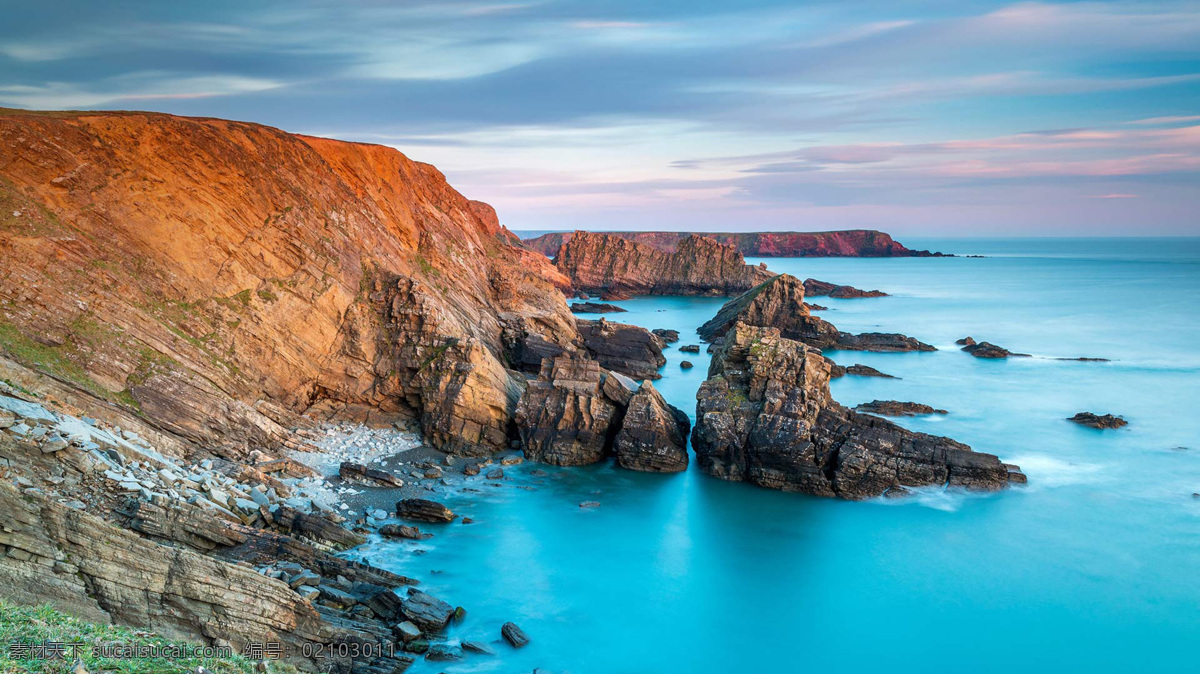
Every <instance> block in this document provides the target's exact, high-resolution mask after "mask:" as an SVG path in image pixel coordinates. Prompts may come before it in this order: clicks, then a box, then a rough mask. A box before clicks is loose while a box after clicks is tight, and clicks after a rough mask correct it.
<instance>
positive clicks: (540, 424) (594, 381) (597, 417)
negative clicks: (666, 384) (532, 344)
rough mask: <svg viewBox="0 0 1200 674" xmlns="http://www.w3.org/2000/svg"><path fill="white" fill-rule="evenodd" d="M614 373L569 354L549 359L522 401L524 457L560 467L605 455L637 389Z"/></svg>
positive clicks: (520, 421)
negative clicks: (623, 411) (616, 376)
mask: <svg viewBox="0 0 1200 674" xmlns="http://www.w3.org/2000/svg"><path fill="white" fill-rule="evenodd" d="M614 377H615V375H614V374H613V373H606V372H604V371H603V369H602V368H601V367H600V364H599V363H597V362H596V361H594V360H585V359H582V358H578V357H575V356H567V355H563V356H559V357H557V358H554V359H553V360H551V359H547V360H546V361H545V362H544V363H543V364H542V371H541V373H540V374H539V375H538V378H537V379H536V380H535V381H531V382H529V386H528V387H527V388H526V389H525V393H524V394H523V395H522V396H521V400H520V402H519V403H518V404H517V413H516V423H517V430H518V432H519V433H520V434H521V443H522V445H523V446H524V447H525V458H527V459H529V460H531V461H539V462H541V463H550V464H554V465H559V466H582V465H584V464H589V463H595V462H597V461H599V460H600V459H602V458H604V456H605V454H606V452H607V451H608V445H609V442H610V438H611V437H612V436H614V435H615V434H616V432H617V429H618V428H619V424H620V420H621V414H622V410H623V407H624V405H626V404H628V400H629V399H630V398H632V397H633V389H634V388H636V385H635V384H633V383H632V382H629V384H626V383H625V382H627V381H628V380H622V378H614ZM609 379H612V381H611V382H610V381H608V380H609ZM606 384H607V385H606Z"/></svg>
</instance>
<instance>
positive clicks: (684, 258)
mask: <svg viewBox="0 0 1200 674" xmlns="http://www.w3.org/2000/svg"><path fill="white" fill-rule="evenodd" d="M554 266H555V267H557V268H558V270H559V271H560V272H562V273H563V274H564V275H565V276H566V277H567V278H568V279H570V283H571V286H572V288H574V289H575V290H576V291H580V292H586V293H593V294H600V295H601V297H626V296H630V295H735V294H738V293H741V292H745V291H746V290H749V289H750V288H753V287H754V286H756V285H758V284H759V283H762V282H763V281H764V280H766V279H768V278H770V277H771V276H772V275H773V274H772V273H771V272H769V271H767V270H766V269H765V268H764V267H758V266H751V265H747V264H746V261H745V260H744V259H743V258H742V254H741V253H739V252H738V251H737V250H736V249H735V248H734V247H733V246H730V245H727V244H722V243H717V242H716V241H714V240H712V239H709V238H706V237H701V236H688V237H685V238H683V239H682V240H681V241H679V243H678V245H677V246H676V247H675V248H674V250H672V251H670V252H666V251H662V250H659V249H658V248H655V247H653V246H649V245H646V244H643V243H639V242H637V241H629V240H627V239H624V238H621V237H619V236H613V235H608V234H594V233H591V232H575V235H574V236H572V237H571V238H570V240H569V241H567V242H566V243H564V244H563V245H562V246H561V247H560V248H559V249H558V250H557V252H556V253H555V258H554Z"/></svg>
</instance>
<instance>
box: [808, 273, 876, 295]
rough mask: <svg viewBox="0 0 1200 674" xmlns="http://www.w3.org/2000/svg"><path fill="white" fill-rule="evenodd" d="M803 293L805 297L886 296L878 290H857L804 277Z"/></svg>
mask: <svg viewBox="0 0 1200 674" xmlns="http://www.w3.org/2000/svg"><path fill="white" fill-rule="evenodd" d="M804 295H805V297H833V298H835V299H851V298H859V297H887V296H888V294H887V293H885V292H883V291H880V290H859V289H858V288H855V287H854V286H842V285H838V284H836V283H828V282H826V281H818V280H817V279H815V278H810V279H804Z"/></svg>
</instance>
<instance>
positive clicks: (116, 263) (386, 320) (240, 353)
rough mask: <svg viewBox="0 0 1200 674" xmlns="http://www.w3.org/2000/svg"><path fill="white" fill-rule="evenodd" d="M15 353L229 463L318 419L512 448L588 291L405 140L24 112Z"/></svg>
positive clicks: (9, 122)
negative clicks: (526, 398)
mask: <svg viewBox="0 0 1200 674" xmlns="http://www.w3.org/2000/svg"><path fill="white" fill-rule="evenodd" d="M0 251H2V253H0V255H2V256H3V260H4V265H3V268H2V269H0V347H3V350H4V352H6V353H7V354H9V355H10V356H11V357H13V358H14V359H16V360H18V361H21V362H23V363H25V364H27V365H30V366H33V367H36V368H37V369H39V370H41V371H42V372H45V373H47V374H49V375H52V376H54V377H55V378H57V379H59V380H60V381H63V382H65V383H67V384H69V385H70V386H72V387H74V388H76V389H78V390H81V391H86V392H88V393H89V394H90V395H92V396H93V397H95V398H96V399H97V401H98V402H102V403H103V404H105V405H107V406H109V407H110V408H114V409H117V408H119V409H121V410H124V411H125V412H128V413H133V414H136V415H137V416H139V417H141V418H143V419H145V420H147V421H149V422H151V423H152V424H153V425H154V426H155V427H157V428H158V429H159V430H161V431H162V432H163V433H164V434H167V435H169V436H171V437H172V438H175V439H177V440H180V441H182V442H184V443H185V444H186V445H190V446H205V447H211V448H214V449H216V450H217V451H220V452H223V453H224V454H226V455H229V456H235V455H239V454H244V453H245V451H246V450H247V449H248V448H251V447H256V446H264V445H271V444H275V443H278V442H279V441H281V440H286V439H287V438H288V433H287V430H286V429H287V427H289V426H291V425H294V424H295V423H296V417H295V415H296V414H298V413H304V412H308V413H311V414H312V415H315V416H319V417H327V416H340V417H348V418H355V419H367V420H381V421H386V420H391V419H395V418H400V417H410V418H415V419H418V420H419V421H420V425H421V428H422V430H423V432H424V433H425V435H426V437H427V438H428V439H429V441H430V442H431V443H433V444H435V445H436V446H438V447H440V448H445V449H448V450H452V451H456V452H459V453H464V454H485V453H490V452H491V451H494V450H495V449H498V448H500V447H503V446H504V445H505V444H506V442H507V440H508V435H509V434H510V432H511V430H510V429H511V425H510V421H511V417H512V414H513V412H514V410H515V404H516V401H517V399H518V397H519V396H520V391H521V388H522V387H523V385H524V380H523V377H521V376H519V375H517V374H516V373H514V372H512V371H511V370H509V369H508V368H507V366H508V364H509V363H510V362H512V353H511V351H512V349H514V348H519V347H521V346H522V345H523V344H526V343H528V342H531V341H532V342H535V343H537V344H539V345H547V344H548V345H551V346H553V347H555V348H556V349H558V350H561V349H562V348H568V349H569V348H571V344H572V343H573V341H574V340H575V339H576V335H575V328H574V325H575V322H574V319H573V317H572V316H571V315H570V313H569V312H568V311H567V308H566V305H565V303H564V302H563V298H562V295H561V294H560V293H559V292H558V291H557V290H556V286H558V287H564V286H565V285H566V284H567V280H566V278H565V277H564V276H562V275H561V274H560V273H558V272H557V271H556V270H555V269H554V268H553V267H552V266H551V265H550V264H549V261H548V260H546V259H545V257H544V256H542V255H539V254H537V253H534V252H532V251H529V250H527V249H525V248H523V247H521V246H519V244H518V242H517V240H516V237H515V236H514V235H512V233H511V232H508V231H507V230H506V229H504V228H502V227H501V226H500V225H499V222H498V220H497V218H496V215H495V212H494V211H493V210H492V209H491V207H489V206H487V205H486V204H482V203H479V202H473V201H469V200H468V199H466V198H465V197H463V196H462V195H460V194H459V193H458V192H456V191H455V190H454V189H453V188H451V187H450V186H449V185H448V184H447V182H446V180H445V178H444V177H443V176H442V174H441V173H439V172H438V171H437V170H436V169H435V168H433V167H432V166H430V165H428V164H422V163H419V162H415V161H412V160H410V159H408V158H407V157H405V156H404V155H403V154H401V153H400V152H397V151H396V150H393V149H391V148H386V147H382V146H375V145H364V144H357V143H346V142H340V141H335V140H327V139H322V138H312V137H305V136H298V135H294V134H289V133H285V132H283V131H280V130H277V129H273V128H269V127H265V126H261V125H256V124H246V123H239V122H231V121H224V120H216V119H195V118H182V117H174V116H170V115H161V114H150V113H124V112H120V113H116V112H114V113H91V112H87V113H33V112H25V111H15V110H0Z"/></svg>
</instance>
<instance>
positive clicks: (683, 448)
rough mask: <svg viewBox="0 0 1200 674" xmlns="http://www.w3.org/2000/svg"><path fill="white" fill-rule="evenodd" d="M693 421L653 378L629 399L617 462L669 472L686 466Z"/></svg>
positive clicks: (634, 468) (632, 466) (638, 467)
mask: <svg viewBox="0 0 1200 674" xmlns="http://www.w3.org/2000/svg"><path fill="white" fill-rule="evenodd" d="M691 425H692V424H691V422H690V421H688V418H687V415H686V414H684V413H683V412H682V411H681V410H679V409H677V408H675V407H672V406H671V405H669V404H667V401H666V400H664V399H663V397H662V395H661V394H660V393H659V392H658V391H657V390H655V388H654V386H653V385H652V384H651V383H650V382H646V383H644V384H642V387H641V388H640V389H638V392H637V393H635V394H634V395H633V398H632V399H631V400H630V401H629V407H628V408H627V409H626V410H625V418H624V420H623V421H622V424H621V430H620V431H619V432H618V433H617V437H616V440H615V441H614V442H613V446H614V447H615V449H616V454H617V465H619V466H621V467H622V468H628V469H630V470H640V471H648V472H655V473H670V472H678V471H681V470H686V469H687V465H688V453H687V436H688V431H690V430H691Z"/></svg>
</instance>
